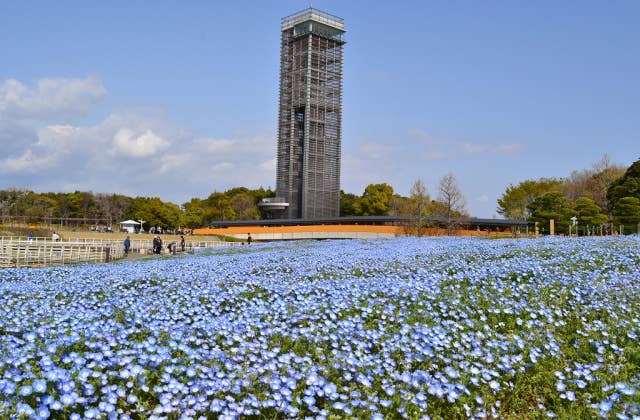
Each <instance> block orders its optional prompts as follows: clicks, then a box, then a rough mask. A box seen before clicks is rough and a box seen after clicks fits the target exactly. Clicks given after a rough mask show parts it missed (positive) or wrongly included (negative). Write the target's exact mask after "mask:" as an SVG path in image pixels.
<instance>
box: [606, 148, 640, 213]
mask: <svg viewBox="0 0 640 420" xmlns="http://www.w3.org/2000/svg"><path fill="white" fill-rule="evenodd" d="M626 197H635V198H638V199H640V159H639V160H637V161H635V162H634V163H632V164H631V166H629V168H627V170H626V171H625V173H624V175H622V176H621V177H620V178H618V179H616V180H615V181H613V182H612V183H611V185H610V186H609V189H608V190H607V200H608V205H609V210H610V211H612V213H613V210H614V209H615V207H616V205H617V203H618V201H619V200H621V199H623V198H626Z"/></svg>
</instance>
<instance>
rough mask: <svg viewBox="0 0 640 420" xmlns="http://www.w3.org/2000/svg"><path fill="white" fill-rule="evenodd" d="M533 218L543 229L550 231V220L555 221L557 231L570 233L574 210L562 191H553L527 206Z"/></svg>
mask: <svg viewBox="0 0 640 420" xmlns="http://www.w3.org/2000/svg"><path fill="white" fill-rule="evenodd" d="M527 210H529V211H530V212H531V220H533V221H534V222H538V223H539V225H540V228H541V229H544V231H546V232H549V220H550V219H553V220H554V221H555V228H556V232H558V233H568V232H569V224H570V223H571V221H570V219H571V217H572V216H573V211H572V210H571V208H570V207H569V202H568V201H567V199H566V198H565V196H564V195H563V194H562V193H561V192H560V191H551V192H548V193H546V194H544V195H543V196H541V197H538V198H536V199H535V200H533V202H532V203H531V204H529V205H528V206H527Z"/></svg>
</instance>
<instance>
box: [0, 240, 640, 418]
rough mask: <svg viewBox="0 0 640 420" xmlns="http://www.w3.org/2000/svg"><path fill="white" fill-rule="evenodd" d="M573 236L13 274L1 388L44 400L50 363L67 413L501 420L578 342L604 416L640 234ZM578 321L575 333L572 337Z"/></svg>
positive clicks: (633, 325)
mask: <svg viewBox="0 0 640 420" xmlns="http://www.w3.org/2000/svg"><path fill="white" fill-rule="evenodd" d="M573 239H575V238H572V240H564V241H563V240H560V239H558V238H549V239H544V240H538V241H478V240H472V239H461V238H437V239H434V238H401V239H393V240H388V241H374V242H371V241H349V242H340V241H338V242H336V241H327V242H322V243H312V242H310V243H300V242H297V243H285V244H268V245H262V244H261V245H259V246H257V247H255V248H252V249H251V250H243V252H241V253H237V252H235V251H233V252H229V253H227V251H225V252H215V251H214V253H213V254H215V255H211V256H205V255H202V256H200V255H195V256H188V257H186V258H184V259H182V260H180V264H179V265H176V264H175V261H161V260H156V261H146V262H140V261H135V262H134V261H127V262H124V263H119V264H114V265H110V266H100V265H98V266H93V265H87V266H78V267H65V268H59V269H58V268H56V269H45V270H39V269H35V270H11V271H10V272H11V274H10V275H9V276H10V277H8V278H7V277H6V276H7V274H6V273H7V272H8V271H0V325H2V328H3V330H4V331H9V332H11V334H9V335H5V336H3V337H2V339H3V340H6V341H3V343H6V346H3V350H5V351H6V356H5V357H3V360H2V361H0V393H2V395H5V396H9V395H11V398H12V401H15V402H14V403H12V404H13V405H14V406H15V407H17V404H18V403H20V402H26V401H32V400H33V398H34V396H33V395H29V396H21V395H20V394H18V395H17V396H16V395H14V394H15V393H16V389H18V390H19V389H20V387H21V386H24V385H30V386H32V388H33V391H32V394H33V393H35V394H36V398H39V396H40V395H41V393H40V392H38V390H37V389H36V381H37V380H39V379H38V376H37V375H35V374H34V373H33V372H35V368H36V367H38V369H39V371H41V372H43V373H42V375H43V376H44V378H46V380H47V381H49V382H48V384H49V385H50V386H47V388H49V389H46V390H45V391H44V392H48V393H50V394H51V396H52V397H53V398H54V400H53V402H51V401H49V400H48V407H49V409H50V410H51V411H52V412H58V411H59V410H60V408H61V407H62V405H63V404H64V405H65V406H66V407H68V409H71V410H80V411H82V413H83V415H85V414H84V413H85V412H87V410H90V409H94V410H97V412H98V413H99V415H100V416H105V417H109V415H113V416H124V414H125V413H127V412H128V413H132V415H133V413H136V414H139V415H140V416H141V417H151V416H157V417H160V418H162V417H166V416H169V415H177V413H180V414H181V415H183V416H185V418H186V417H192V418H197V417H198V416H203V415H205V416H206V415H207V413H208V412H211V413H216V414H215V415H216V416H219V417H225V416H226V417H228V418H235V417H238V416H250V415H256V416H259V415H261V414H262V413H263V412H266V411H268V412H269V413H276V416H285V417H286V416H292V415H294V416H295V415H300V411H296V410H302V407H305V408H304V410H305V412H306V413H307V414H308V412H311V413H313V415H314V416H317V417H319V418H322V417H329V416H331V415H334V416H336V415H337V416H341V415H342V416H345V415H347V416H349V415H351V416H354V417H358V418H360V417H370V416H373V415H374V414H375V413H377V412H378V410H381V409H385V408H390V407H391V406H392V405H393V406H394V407H395V408H394V414H393V415H400V416H402V415H404V416H409V417H410V416H416V417H421V416H426V415H429V414H430V410H431V409H432V408H431V407H430V406H429V405H427V404H426V400H424V401H423V400H422V397H418V396H419V395H425V396H428V397H429V398H431V397H432V396H433V398H438V399H439V400H438V404H437V405H435V406H437V407H447V405H451V406H452V407H453V406H455V407H456V410H457V412H464V413H467V414H466V415H467V416H470V417H471V416H479V417H482V416H485V417H486V416H489V415H492V414H493V413H496V414H497V413H498V411H496V410H499V411H500V410H503V409H502V408H500V404H501V402H500V401H496V402H495V404H494V406H493V407H491V409H490V410H488V411H485V408H484V405H485V402H484V401H485V399H487V393H490V394H492V395H490V397H491V400H492V401H493V400H494V399H495V395H502V394H505V393H506V394H508V393H509V391H510V390H511V389H513V381H514V379H513V378H514V376H515V375H518V374H522V375H524V376H525V377H526V375H527V373H528V371H529V369H532V368H534V369H535V367H536V366H535V365H536V364H537V363H538V362H539V361H540V360H545V359H546V360H550V359H553V360H563V358H565V357H566V355H564V354H562V351H561V349H563V348H564V346H565V345H567V344H568V345H570V346H573V347H574V348H575V349H576V350H578V349H581V351H584V349H590V348H593V349H594V353H596V354H595V356H594V358H593V359H590V358H589V355H588V354H587V355H585V356H586V357H585V358H581V359H580V360H576V361H570V360H567V362H566V366H564V367H561V368H558V369H559V372H558V373H559V374H560V375H562V376H559V377H557V378H556V380H557V382H558V383H561V384H562V387H561V390H560V389H558V393H559V394H560V397H561V398H562V399H564V400H566V401H567V402H572V403H584V404H594V406H593V407H592V409H593V410H594V413H600V412H601V409H600V408H599V407H598V405H599V404H600V401H592V400H590V398H592V397H590V395H592V394H589V393H587V389H588V390H589V391H591V392H593V389H592V388H593V387H596V388H595V389H598V388H599V387H600V386H599V385H598V383H597V381H598V380H601V379H600V378H603V377H606V376H607V375H613V374H616V375H619V374H620V367H619V366H616V360H619V359H620V358H619V356H620V354H622V353H621V352H622V351H624V350H623V349H626V347H628V346H633V345H634V344H633V343H632V342H630V341H629V340H632V338H633V336H634V335H636V336H637V334H638V331H640V325H639V324H640V321H638V320H637V317H636V316H635V315H633V312H634V311H633V309H634V308H637V304H636V302H637V301H636V300H634V299H635V296H638V295H640V293H638V292H639V290H638V285H637V281H635V280H634V279H637V275H638V273H637V271H635V272H634V271H632V270H634V269H633V267H637V261H638V256H637V248H638V241H637V240H631V239H628V238H616V239H615V240H611V239H608V238H604V239H600V238H585V239H580V240H579V241H573ZM634 241H635V242H634ZM629 245H632V246H631V247H629ZM634 247H635V248H634ZM628 249H633V250H634V251H632V252H629V251H628ZM542 254H544V258H541V255H542ZM471 261H472V262H473V263H470V262H471ZM15 273H18V274H15ZM11 276H13V277H11ZM194 284H197V285H198V287H193V285H194ZM543 295H544V296H552V297H559V296H562V302H564V303H563V304H562V306H559V303H558V302H560V299H555V298H553V299H543V298H542V297H541V296H543ZM54 298H55V299H54ZM565 305H566V306H565ZM594 313H597V314H600V313H607V314H609V315H608V316H607V318H606V319H594V317H593V316H592V314H594ZM16 314H17V315H16ZM21 314H23V315H24V316H21ZM569 316H571V317H572V320H573V321H572V322H574V323H578V324H579V325H578V329H577V331H576V336H577V337H578V338H579V340H580V341H578V340H576V342H575V343H565V342H563V341H562V337H560V336H558V331H559V330H561V329H563V328H564V327H566V325H567V324H566V322H565V321H568V317H569ZM42 325H46V326H47V328H46V329H44V328H43V327H42ZM618 330H619V331H621V332H620V333H619V334H618V333H617V331H618ZM622 331H624V332H625V333H623V332H622ZM629 331H631V332H630V333H629ZM30 332H31V333H33V334H34V336H33V341H29V340H27V339H26V334H28V333H30ZM598 349H599V350H598ZM598 351H600V353H598ZM611 355H615V356H616V357H611ZM43 356H44V357H43ZM584 360H593V361H594V363H590V364H587V363H584ZM617 380H618V381H620V382H621V384H616V385H610V387H609V388H607V389H606V390H603V392H605V393H606V395H609V397H608V398H607V401H609V400H610V402H611V408H610V409H609V411H607V416H609V415H610V416H613V415H617V414H619V413H621V412H626V411H625V410H631V409H632V408H631V407H630V406H628V405H625V404H629V403H627V402H626V399H625V397H626V393H630V392H635V387H637V380H636V381H635V382H634V380H633V379H632V378H625V377H624V376H620V378H619V379H617ZM3 381H4V382H3ZM9 382H10V383H11V384H13V385H11V384H9ZM554 382H555V380H554ZM614 383H615V382H614ZM45 385H46V382H45ZM551 385H552V386H553V382H552V384H551ZM12 388H13V391H12ZM497 391H501V392H500V393H499V394H498V392H497ZM44 392H43V393H44ZM147 394H153V395H152V396H151V397H146V395H147ZM141 395H145V399H144V400H143V399H142V397H141ZM463 395H468V396H470V397H471V398H472V400H471V401H474V402H475V404H476V406H475V407H469V405H473V404H468V405H467V406H464V402H460V399H461V397H462V396H463ZM630 395H631V394H630ZM130 396H135V397H137V398H140V400H143V401H144V404H140V401H134V399H133V398H130ZM483 397H484V398H483ZM305 398H307V400H306V402H305V400H304V399H305ZM574 398H575V401H574ZM14 399H15V400H14ZM154 399H155V401H156V402H154ZM312 399H313V403H312ZM392 400H393V403H392V402H391V401H392ZM487 400H488V399H487ZM43 401H44V400H40V402H42V403H43ZM465 401H469V399H465ZM148 403H151V405H149V404H148ZM308 403H312V405H308ZM335 403H339V404H337V405H336V406H335V407H334V405H335ZM43 404H44V403H43ZM316 406H317V407H316ZM116 407H117V409H116ZM488 408H489V407H487V409H488ZM534 408H535V407H534ZM306 410H308V411H306ZM396 410H397V411H396ZM460 410H463V411H460ZM537 410H538V411H539V413H538V415H543V414H546V413H547V411H548V410H547V409H546V408H545V407H544V406H542V407H538V408H537ZM504 412H508V411H504ZM629 412H631V411H629ZM292 413H295V414H292ZM396 413H397V414H396ZM469 413H470V414H469ZM385 414H387V413H385Z"/></svg>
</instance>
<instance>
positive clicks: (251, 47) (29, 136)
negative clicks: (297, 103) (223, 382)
mask: <svg viewBox="0 0 640 420" xmlns="http://www.w3.org/2000/svg"><path fill="white" fill-rule="evenodd" d="M312 4H313V6H314V7H316V8H318V9H320V10H323V11H326V12H328V13H331V14H335V15H338V16H340V17H342V18H344V20H345V25H346V27H347V34H346V39H347V44H346V45H345V65H344V95H343V97H344V102H343V140H342V142H343V143H342V145H343V154H342V179H341V185H342V189H343V190H345V191H347V192H352V193H356V194H361V193H362V191H363V190H364V187H365V186H366V185H368V184H370V183H378V182H387V183H389V184H390V185H391V186H393V188H394V190H395V191H396V192H398V193H400V194H403V195H406V194H408V191H409V189H410V187H411V185H412V184H413V182H414V181H415V180H416V179H421V180H422V181H423V182H424V183H425V184H426V186H427V188H428V189H429V192H430V194H431V195H432V197H434V198H435V196H436V195H437V192H436V188H437V183H438V180H439V179H440V178H441V177H442V176H444V175H446V174H447V173H449V172H451V173H453V174H454V175H455V176H456V178H457V180H458V183H459V185H460V187H461V189H462V191H463V193H464V195H465V198H466V204H467V209H468V210H469V212H470V213H471V214H472V215H473V216H477V217H493V216H494V215H495V214H496V211H495V209H496V199H497V198H498V197H499V196H500V195H501V193H502V192H503V191H504V190H505V188H506V187H507V186H508V185H509V184H510V183H513V184H516V183H518V182H520V181H523V180H526V179H536V178H540V177H564V176H568V175H569V174H570V173H571V171H573V170H581V169H586V168H588V167H590V166H591V165H592V164H593V163H595V162H597V161H599V160H600V159H601V158H602V156H603V155H604V154H605V153H606V154H608V155H609V157H610V158H611V161H612V162H613V163H616V164H620V165H624V166H628V165H630V164H631V163H632V162H634V161H635V160H637V159H638V158H640V152H639V150H640V147H639V145H640V76H639V75H640V42H639V40H640V25H638V22H639V21H640V2H637V1H617V2H601V1H599V2H595V1H594V2H590V1H582V2H556V1H540V2H504V1H482V2H478V1H463V2H422V1H416V2H413V1H400V2H379V3H377V2H365V1H350V2H345V1H328V0H327V1H314V2H313V3H312ZM308 6H309V3H308V2H300V1H260V2H259V1H255V2H253V1H235V2H217V1H190V2H177V1H176V2H169V1H158V2H130V1H128V2H124V1H112V2H81V1H77V2H75V1H58V2H6V3H4V4H3V5H2V9H3V10H2V13H0V51H1V52H2V54H1V55H0V148H1V150H2V152H1V153H0V188H9V187H18V188H29V189H32V190H36V191H73V190H76V189H79V190H91V191H94V192H108V193H111V192H117V193H122V194H127V195H132V196H137V195H139V196H159V197H161V198H162V199H163V200H169V201H174V202H176V203H183V202H185V201H187V200H188V199H190V198H191V197H206V196H208V195H209V194H210V193H211V192H213V191H223V190H225V189H227V188H230V187H234V186H247V187H250V188H256V187H259V186H264V187H268V186H271V187H275V151H276V124H277V107H278V77H279V54H280V45H279V37H280V19H281V18H282V17H284V16H286V15H288V14H291V13H294V12H297V11H299V10H302V9H304V8H306V7H308Z"/></svg>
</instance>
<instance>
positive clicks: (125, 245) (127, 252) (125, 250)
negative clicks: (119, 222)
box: [124, 236, 131, 255]
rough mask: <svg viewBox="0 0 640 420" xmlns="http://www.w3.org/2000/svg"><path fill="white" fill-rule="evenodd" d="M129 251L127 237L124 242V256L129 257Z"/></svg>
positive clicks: (129, 246) (129, 243) (129, 244)
mask: <svg viewBox="0 0 640 420" xmlns="http://www.w3.org/2000/svg"><path fill="white" fill-rule="evenodd" d="M129 249H131V239H130V238H129V236H127V237H126V238H125V240H124V255H129Z"/></svg>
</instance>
